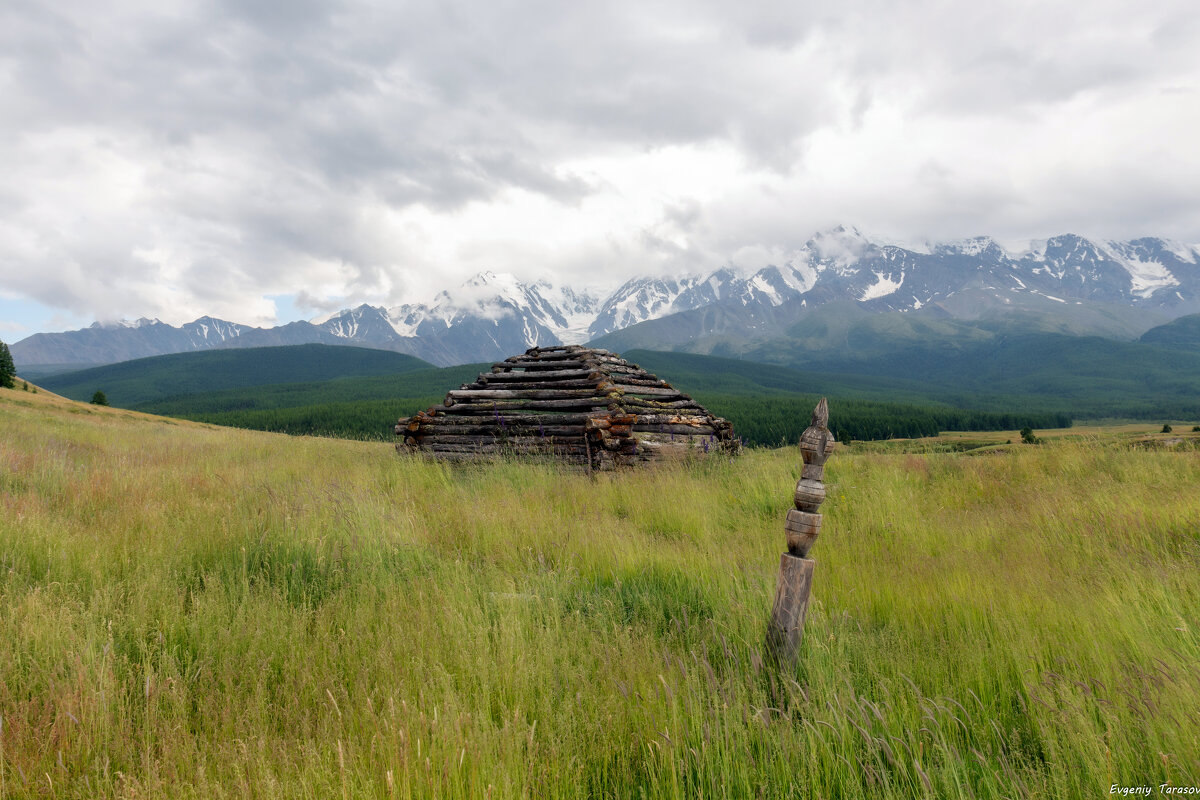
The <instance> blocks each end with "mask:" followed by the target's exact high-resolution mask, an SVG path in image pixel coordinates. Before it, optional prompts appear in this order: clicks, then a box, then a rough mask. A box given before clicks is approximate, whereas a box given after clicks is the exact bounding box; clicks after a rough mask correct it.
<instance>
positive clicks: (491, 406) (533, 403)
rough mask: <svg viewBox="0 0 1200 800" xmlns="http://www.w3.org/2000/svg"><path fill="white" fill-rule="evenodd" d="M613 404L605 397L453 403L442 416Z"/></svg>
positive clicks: (578, 407) (611, 399)
mask: <svg viewBox="0 0 1200 800" xmlns="http://www.w3.org/2000/svg"><path fill="white" fill-rule="evenodd" d="M612 402H613V398H611V397H608V396H605V397H581V398H578V399H574V400H524V401H517V400H493V401H487V402H479V403H458V402H456V403H454V405H452V406H448V407H446V408H445V409H443V410H442V413H444V414H493V413H497V412H499V413H503V412H506V411H522V410H525V409H539V410H543V409H550V408H574V409H581V408H597V409H602V408H608V406H609V404H611V403H612Z"/></svg>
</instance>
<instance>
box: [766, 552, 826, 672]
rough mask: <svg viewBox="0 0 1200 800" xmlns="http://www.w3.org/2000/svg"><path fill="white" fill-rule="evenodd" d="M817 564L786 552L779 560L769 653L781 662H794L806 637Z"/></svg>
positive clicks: (768, 638) (769, 632) (770, 628)
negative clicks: (807, 618) (806, 622)
mask: <svg viewBox="0 0 1200 800" xmlns="http://www.w3.org/2000/svg"><path fill="white" fill-rule="evenodd" d="M815 568H816V562H815V561H812V560H810V559H807V558H797V557H796V556H793V555H791V554H789V553H784V554H782V555H781V556H780V560H779V581H778V583H777V584H776V586H775V603H774V605H773V606H772V608H771V624H770V627H769V629H768V632H767V646H768V651H769V652H770V653H771V654H772V655H773V656H774V657H775V658H776V659H777V660H779V661H781V662H785V663H788V664H791V663H794V662H795V660H796V655H797V654H798V653H799V651H800V642H801V640H802V639H803V637H804V618H805V616H807V614H808V597H809V594H810V593H811V592H812V579H813V570H814V569H815Z"/></svg>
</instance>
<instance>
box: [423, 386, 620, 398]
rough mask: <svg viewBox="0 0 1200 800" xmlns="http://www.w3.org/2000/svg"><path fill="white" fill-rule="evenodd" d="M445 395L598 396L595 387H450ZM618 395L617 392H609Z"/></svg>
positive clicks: (481, 396)
mask: <svg viewBox="0 0 1200 800" xmlns="http://www.w3.org/2000/svg"><path fill="white" fill-rule="evenodd" d="M446 394H447V396H449V397H452V398H454V399H455V400H517V399H519V400H568V399H573V398H577V397H598V396H600V395H599V394H597V392H596V387H594V386H592V387H588V388H585V389H452V390H450V391H449V392H446ZM609 394H614V395H619V392H609Z"/></svg>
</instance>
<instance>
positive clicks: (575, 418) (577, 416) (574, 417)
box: [421, 411, 608, 426]
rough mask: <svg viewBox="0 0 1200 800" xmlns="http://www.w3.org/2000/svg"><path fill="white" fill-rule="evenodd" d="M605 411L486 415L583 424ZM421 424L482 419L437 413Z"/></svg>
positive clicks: (531, 421)
mask: <svg viewBox="0 0 1200 800" xmlns="http://www.w3.org/2000/svg"><path fill="white" fill-rule="evenodd" d="M607 418H608V412H607V411H589V412H586V413H573V412H564V413H561V414H555V413H553V412H547V413H541V414H539V413H532V412H531V413H528V414H517V413H513V412H505V413H503V414H490V415H488V421H489V422H504V423H505V424H506V425H516V426H521V425H539V424H540V425H583V424H584V423H585V422H587V420H589V419H607ZM421 424H422V425H426V424H436V425H439V426H441V425H468V426H469V425H481V424H483V422H482V420H480V419H479V417H478V416H475V415H465V416H451V415H447V414H439V415H438V416H436V417H432V418H429V419H428V421H426V422H422V423H421Z"/></svg>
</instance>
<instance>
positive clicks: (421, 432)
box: [407, 417, 584, 439]
mask: <svg viewBox="0 0 1200 800" xmlns="http://www.w3.org/2000/svg"><path fill="white" fill-rule="evenodd" d="M463 419H470V420H476V421H477V423H478V424H475V425H439V424H436V423H432V424H429V425H422V426H421V427H420V428H418V429H417V430H416V431H412V432H409V433H408V434H407V435H409V436H413V437H415V438H419V439H424V438H425V437H428V436H491V437H493V438H495V437H505V436H556V437H574V438H576V439H582V438H583V436H584V430H583V426H582V425H510V424H507V423H506V424H503V425H501V424H499V423H496V422H492V421H491V420H487V419H481V418H480V417H463Z"/></svg>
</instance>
